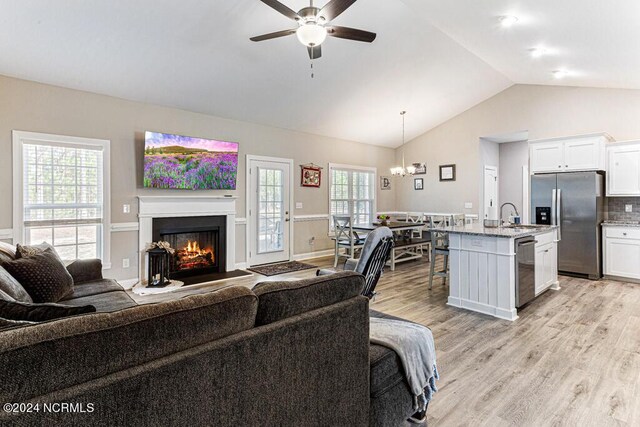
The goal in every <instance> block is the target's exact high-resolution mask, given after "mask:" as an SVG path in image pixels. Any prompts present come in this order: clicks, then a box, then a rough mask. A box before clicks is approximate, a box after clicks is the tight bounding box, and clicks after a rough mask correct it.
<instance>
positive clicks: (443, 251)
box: [429, 215, 449, 289]
mask: <svg viewBox="0 0 640 427" xmlns="http://www.w3.org/2000/svg"><path fill="white" fill-rule="evenodd" d="M447 222H448V219H447V217H445V216H437V215H434V216H431V217H429V232H430V233H431V257H430V258H431V259H430V261H431V265H430V268H429V289H432V288H433V277H434V276H438V277H443V278H444V282H443V284H446V283H447V278H448V277H449V233H447V232H446V231H445V230H440V229H443V228H444V227H446V226H447ZM438 255H442V256H443V257H444V266H443V269H442V270H436V268H435V267H436V261H437V256H438Z"/></svg>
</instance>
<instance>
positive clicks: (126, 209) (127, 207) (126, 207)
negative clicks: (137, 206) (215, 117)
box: [122, 205, 131, 213]
mask: <svg viewBox="0 0 640 427" xmlns="http://www.w3.org/2000/svg"><path fill="white" fill-rule="evenodd" d="M130 212H131V205H122V213H130Z"/></svg>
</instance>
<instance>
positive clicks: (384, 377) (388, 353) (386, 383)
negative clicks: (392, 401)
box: [369, 344, 405, 398]
mask: <svg viewBox="0 0 640 427" xmlns="http://www.w3.org/2000/svg"><path fill="white" fill-rule="evenodd" d="M401 363H402V362H401V361H400V357H398V355H397V354H396V352H395V351H393V350H391V349H390V348H388V347H385V346H382V345H377V344H370V345H369V367H370V373H371V374H370V377H369V379H370V382H371V384H370V387H369V392H370V393H371V397H372V398H375V397H377V396H379V395H380V394H382V393H384V392H385V391H387V390H389V389H391V388H392V387H393V386H395V385H396V384H398V383H401V382H403V381H405V379H404V370H403V368H402V364H401Z"/></svg>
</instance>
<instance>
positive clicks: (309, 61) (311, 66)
mask: <svg viewBox="0 0 640 427" xmlns="http://www.w3.org/2000/svg"><path fill="white" fill-rule="evenodd" d="M309 63H311V78H313V59H312V60H311V61H309Z"/></svg>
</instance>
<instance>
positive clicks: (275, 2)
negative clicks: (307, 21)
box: [260, 0, 300, 21]
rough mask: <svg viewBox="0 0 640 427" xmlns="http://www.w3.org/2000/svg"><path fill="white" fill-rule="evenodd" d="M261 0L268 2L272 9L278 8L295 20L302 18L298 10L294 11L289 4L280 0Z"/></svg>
mask: <svg viewBox="0 0 640 427" xmlns="http://www.w3.org/2000/svg"><path fill="white" fill-rule="evenodd" d="M260 1H262V3H264V4H266V5H267V6H269V7H271V8H272V9H275V10H277V11H278V12H280V13H281V14H283V15H284V16H286V17H287V18H290V19H293V20H295V21H298V20H300V15H298V14H297V13H296V12H294V11H293V10H291V9H289V8H288V7H287V6H285V5H283V4H282V3H280V2H279V1H278V0H260Z"/></svg>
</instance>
